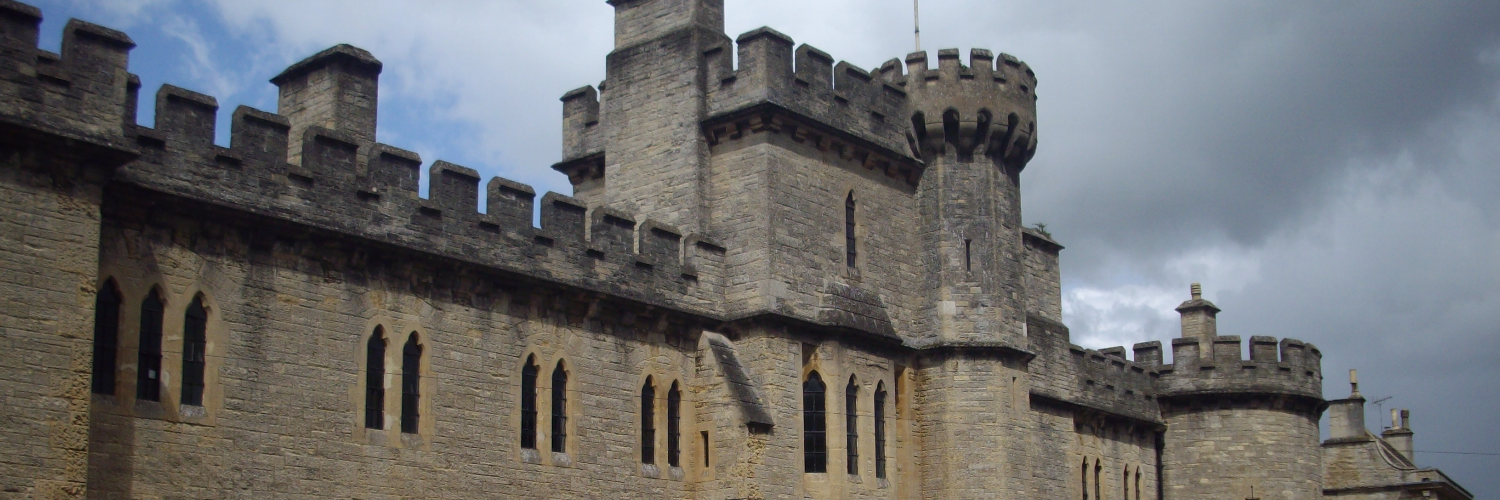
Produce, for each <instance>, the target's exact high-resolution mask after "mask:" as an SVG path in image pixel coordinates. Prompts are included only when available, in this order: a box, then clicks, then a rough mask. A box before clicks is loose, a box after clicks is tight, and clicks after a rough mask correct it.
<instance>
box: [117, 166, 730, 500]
mask: <svg viewBox="0 0 1500 500" xmlns="http://www.w3.org/2000/svg"><path fill="white" fill-rule="evenodd" d="M110 196H111V200H110V202H109V209H108V210H107V211H108V213H109V214H110V215H109V216H108V217H107V219H106V221H105V223H104V236H103V243H102V252H101V262H100V267H99V269H100V275H101V277H102V278H104V279H113V280H115V281H116V282H117V283H119V286H120V289H121V290H122V292H123V295H124V297H125V304H126V307H124V308H123V311H124V314H123V315H122V319H121V324H122V330H121V338H122V339H125V341H124V342H123V345H122V349H121V352H120V359H121V360H122V363H121V373H120V377H119V379H120V380H121V381H122V387H123V390H121V391H120V396H119V397H117V398H114V399H113V400H97V401H96V402H95V414H96V415H99V416H100V418H98V419H96V421H95V422H94V426H93V429H92V432H91V436H92V437H93V442H92V443H91V449H92V450H93V456H92V460H91V461H90V463H91V467H90V484H91V487H92V488H93V489H94V490H96V491H97V493H98V496H99V497H100V498H139V497H154V496H177V495H186V496H193V497H220V496H224V495H225V494H227V493H231V492H243V493H245V494H252V493H253V494H254V495H267V494H270V495H290V494H294V493H295V494H300V495H306V496H314V497H316V496H329V497H341V498H347V497H348V496H350V495H353V496H357V497H378V496H422V497H429V498H431V497H440V498H474V497H478V496H484V495H486V494H489V493H493V492H495V491H510V492H512V493H513V494H516V495H519V496H525V497H554V496H557V495H561V496H567V497H575V498H598V497H605V496H622V495H623V496H634V495H647V496H658V497H659V496H685V495H687V493H686V492H687V491H688V489H689V486H688V485H689V483H690V482H693V481H697V480H700V479H701V478H703V477H704V476H705V475H706V474H707V472H706V471H705V469H704V468H703V467H701V465H700V464H701V463H702V458H701V453H700V452H699V451H698V450H701V449H702V447H701V442H700V441H699V436H700V434H699V430H700V429H711V428H715V426H714V425H713V422H714V420H713V418H712V415H713V411H714V408H715V407H717V406H719V405H722V404H723V403H722V402H715V401H705V400H702V399H701V398H703V397H704V393H702V392H700V386H701V384H699V383H698V382H697V381H698V378H699V376H700V375H699V374H698V373H697V372H696V371H695V370H694V366H695V363H696V360H697V359H698V357H699V352H698V345H697V341H696V335H697V333H696V331H697V330H695V328H694V327H693V326H691V325H689V324H684V323H681V322H680V318H669V317H666V316H660V315H656V316H653V315H651V314H649V313H648V312H647V310H644V309H641V308H634V307H620V306H619V305H618V304H607V303H600V302H598V301H597V300H591V299H587V298H585V297H580V296H577V295H574V294H565V293H558V292H559V291H557V290H546V289H531V288H528V287H526V285H525V284H524V283H523V282H521V281H517V280H515V279H513V278H507V277H504V276H497V275H494V274H492V273H488V272H484V271H481V270H478V269H475V268H472V267H468V266H462V265H457V266H455V265H452V264H451V263H446V262H442V261H432V260H425V259H411V258H410V255H406V254H402V253H371V252H366V251H364V250H363V249H361V248H358V247H355V246H349V245H347V244H341V243H340V242H338V241H337V240H336V239H330V238H327V237H324V236H320V235H317V234H309V235H306V237H304V238H299V239H297V240H274V239H273V240H272V241H257V240H255V238H254V234H255V232H254V230H253V229H252V228H254V227H256V226H257V225H259V224H261V223H263V222H265V221H254V220H235V218H234V217H232V216H229V217H225V218H211V219H209V220H212V221H213V222H209V221H206V220H204V219H199V218H196V217H191V216H181V215H172V214H185V213H194V214H197V213H212V212H213V210H212V209H211V208H209V207H203V206H195V205H192V204H188V205H181V204H174V203H173V202H172V201H171V200H165V199H153V198H152V197H151V196H149V195H146V194H144V193H128V192H127V193H122V192H111V195H110ZM153 205H154V206H153ZM229 221H233V223H228V224H226V222H229ZM152 287H158V288H159V289H160V290H161V292H162V295H164V296H165V298H166V303H167V307H166V311H167V312H166V318H167V321H166V322H165V327H164V331H165V332H166V335H165V339H166V341H165V342H164V349H163V351H164V354H163V358H164V359H163V363H162V366H163V371H164V372H165V374H164V377H163V379H164V380H165V381H166V383H165V386H164V389H163V391H162V392H163V400H162V403H159V404H158V403H154V402H147V401H135V400H134V397H133V395H134V394H135V392H134V387H133V384H134V381H135V380H136V378H135V376H134V364H133V363H131V362H130V360H133V359H134V355H135V352H136V348H137V347H138V344H137V343H136V342H135V339H137V338H138V337H139V331H138V329H137V328H135V326H134V325H137V324H138V322H137V321H135V319H136V318H138V313H137V312H135V311H137V310H138V309H137V308H138V304H139V303H140V300H141V298H142V297H143V296H144V294H145V293H147V291H148V290H150V289H151V288H152ZM198 294H202V295H203V296H204V297H205V303H206V304H207V307H208V308H209V310H210V312H211V313H210V319H209V347H208V359H209V362H208V368H209V377H208V379H207V381H208V386H209V387H210V389H209V394H208V396H207V397H206V398H205V405H204V406H203V407H201V408H194V407H187V406H183V405H180V404H178V403H177V395H178V394H179V388H180V379H181V377H180V371H179V369H180V366H181V345H182V344H181V335H180V332H181V325H182V322H181V321H182V320H181V317H182V311H183V309H184V307H185V305H186V303H187V302H188V301H189V300H191V298H192V297H194V296H196V295H198ZM377 327H379V328H381V330H383V332H384V335H385V336H386V338H388V339H390V341H389V345H390V347H389V348H388V349H387V363H386V390H387V393H386V408H385V409H386V411H385V421H386V426H385V429H384V430H374V429H366V428H364V426H363V409H364V406H363V403H364V386H363V382H364V370H365V369H366V368H367V367H366V366H364V359H365V352H364V349H365V345H366V342H367V341H368V340H369V338H370V336H371V335H372V332H374V331H375V329H376V328H377ZM408 335H415V336H417V338H418V339H419V342H420V343H421V345H422V347H423V355H422V356H423V358H422V359H423V361H422V368H421V374H422V380H423V382H422V384H421V393H422V404H421V410H422V411H421V417H420V419H419V422H420V426H419V432H417V433H415V434H406V433H402V432H400V430H399V425H398V423H399V421H400V418H401V412H400V405H399V403H400V390H401V389H400V387H401V386H400V376H399V373H400V346H401V345H402V344H403V343H404V342H405V340H406V339H407V338H408ZM531 356H535V359H536V361H537V363H538V364H539V365H540V366H541V367H542V376H541V377H539V383H540V389H539V391H538V393H539V395H540V398H541V404H540V405H539V406H540V408H541V412H542V419H541V423H540V424H539V430H540V432H541V433H542V434H543V436H542V438H541V439H539V440H538V443H539V449H540V451H541V452H540V453H527V452H523V450H521V449H520V448H519V434H518V432H519V431H518V429H519V404H518V393H519V384H520V381H519V375H520V372H521V365H522V362H523V361H524V360H526V359H527V358H528V357H531ZM559 362H561V363H562V364H563V366H565V367H566V369H567V371H568V373H569V390H568V399H569V403H568V405H569V417H570V418H569V422H568V439H567V446H566V450H567V452H566V453H565V454H555V453H551V452H550V451H549V450H550V448H549V447H548V446H549V444H550V443H551V441H550V439H552V438H553V436H549V435H548V434H549V431H548V429H549V426H548V425H547V420H546V419H547V417H548V416H549V412H548V409H549V408H550V406H549V400H550V394H551V393H550V390H549V388H550V384H551V382H550V381H551V379H550V374H551V372H552V369H553V367H555V366H557V364H558V363H559ZM647 376H651V377H653V379H654V380H655V381H656V384H657V387H658V391H657V395H658V398H659V399H661V400H662V401H663V403H662V405H664V404H665V403H664V401H665V398H666V394H667V389H668V387H670V385H671V383H672V382H674V381H675V382H678V383H680V384H682V386H683V387H684V388H685V391H684V392H685V394H684V403H683V406H684V411H685V412H684V426H683V429H682V431H683V432H682V444H683V448H682V450H683V456H682V457H683V458H682V467H681V468H680V470H671V469H670V468H669V467H667V466H666V458H665V456H666V455H665V453H666V446H665V433H666V425H665V423H664V420H661V423H659V424H658V425H657V428H658V429H660V431H659V432H660V440H661V446H659V447H658V455H657V456H658V457H659V458H658V459H657V463H658V464H660V465H659V467H658V468H657V469H655V470H651V468H648V467H644V466H642V464H641V460H640V451H639V450H640V448H639V443H640V438H639V431H638V423H639V420H638V419H639V408H640V407H639V400H638V395H639V390H640V387H641V385H642V383H643V381H644V380H645V378H646V377H647ZM710 394H711V393H710ZM662 408H664V406H662ZM665 414H666V413H665V411H664V410H662V411H658V412H657V415H658V417H659V419H664V418H665ZM523 478H524V480H523Z"/></svg>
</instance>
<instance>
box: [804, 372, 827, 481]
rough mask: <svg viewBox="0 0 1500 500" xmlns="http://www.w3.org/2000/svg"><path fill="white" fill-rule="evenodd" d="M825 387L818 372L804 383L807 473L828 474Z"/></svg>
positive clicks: (809, 375)
mask: <svg viewBox="0 0 1500 500" xmlns="http://www.w3.org/2000/svg"><path fill="white" fill-rule="evenodd" d="M824 389H825V386H824V385H823V378H822V377H819V376H818V372H812V373H810V374H808V375H807V381H806V382H803V383H802V459H803V464H804V465H803V468H804V471H805V472H828V420H827V414H826V411H827V409H826V408H825V407H824V405H825V400H824V395H823V393H824V392H825V391H824Z"/></svg>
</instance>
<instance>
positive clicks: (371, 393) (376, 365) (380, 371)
mask: <svg viewBox="0 0 1500 500" xmlns="http://www.w3.org/2000/svg"><path fill="white" fill-rule="evenodd" d="M385 345H386V340H385V329H384V328H381V327H378V326H377V327H375V333H372V334H370V341H369V342H367V343H366V344H365V428H366V429H384V428H385Z"/></svg>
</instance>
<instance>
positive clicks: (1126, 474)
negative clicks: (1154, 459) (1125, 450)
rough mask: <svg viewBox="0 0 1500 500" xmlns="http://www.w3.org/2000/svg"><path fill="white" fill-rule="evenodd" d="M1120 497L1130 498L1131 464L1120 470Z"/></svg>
mask: <svg viewBox="0 0 1500 500" xmlns="http://www.w3.org/2000/svg"><path fill="white" fill-rule="evenodd" d="M1120 498H1130V466H1129V465H1127V466H1125V470H1122V471H1120Z"/></svg>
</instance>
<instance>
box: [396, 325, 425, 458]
mask: <svg viewBox="0 0 1500 500" xmlns="http://www.w3.org/2000/svg"><path fill="white" fill-rule="evenodd" d="M421 370H422V344H419V343H417V333H416V332H412V334H411V337H409V338H407V339H406V346H405V347H402V348H401V432H404V433H407V434H416V433H417V423H418V421H417V419H418V418H420V409H421V406H420V403H421V401H422V374H421Z"/></svg>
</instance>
